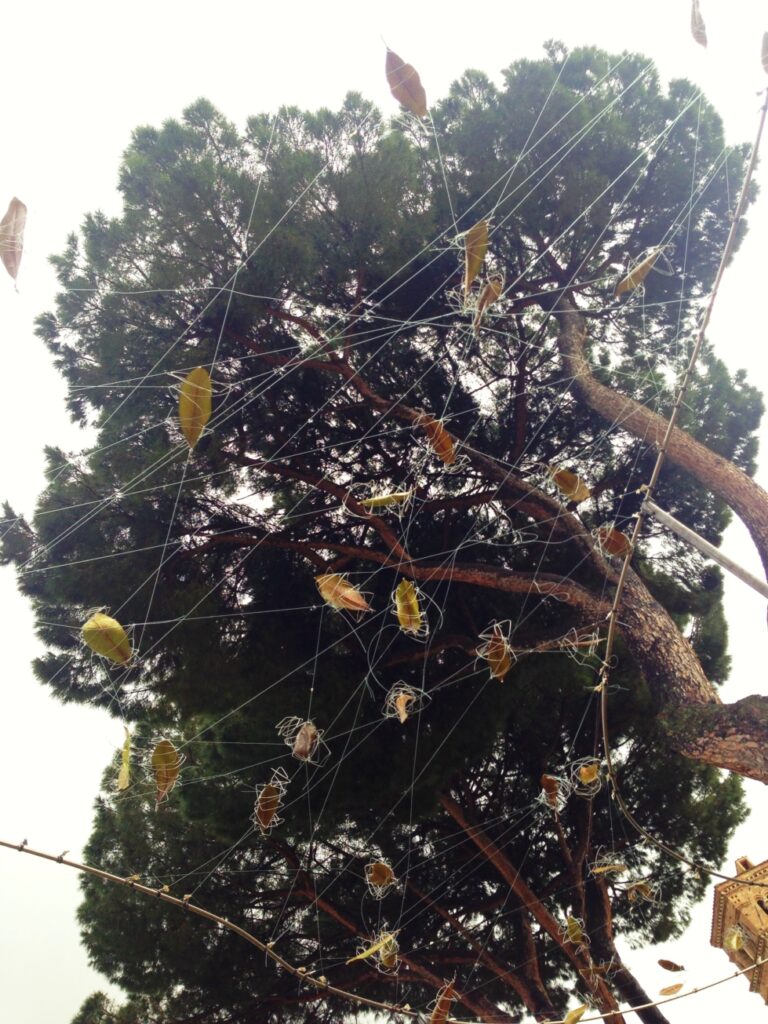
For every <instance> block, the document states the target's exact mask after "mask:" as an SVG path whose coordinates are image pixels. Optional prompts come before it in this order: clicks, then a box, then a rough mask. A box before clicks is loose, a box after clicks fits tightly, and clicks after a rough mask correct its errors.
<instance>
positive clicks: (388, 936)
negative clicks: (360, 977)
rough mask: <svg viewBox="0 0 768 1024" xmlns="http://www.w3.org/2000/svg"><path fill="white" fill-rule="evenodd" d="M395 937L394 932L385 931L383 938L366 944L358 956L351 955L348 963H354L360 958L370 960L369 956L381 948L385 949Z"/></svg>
mask: <svg viewBox="0 0 768 1024" xmlns="http://www.w3.org/2000/svg"><path fill="white" fill-rule="evenodd" d="M394 938H395V936H394V934H393V933H392V932H384V933H383V934H382V936H381V938H379V939H377V940H376V942H372V943H371V945H370V946H366V948H365V949H364V950H363V951H362V952H361V953H358V954H357V956H353V957H350V959H349V960H347V963H348V964H353V963H355V962H356V961H358V960H368V959H369V957H372V956H375V955H376V954H377V953H378V952H379V951H380V950H381V949H384V947H385V946H387V944H388V943H389V942H391V941H392V940H393V939H394Z"/></svg>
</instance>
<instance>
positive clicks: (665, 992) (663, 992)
mask: <svg viewBox="0 0 768 1024" xmlns="http://www.w3.org/2000/svg"><path fill="white" fill-rule="evenodd" d="M682 987H683V983H682V981H678V983H677V984H676V985H667V986H666V987H665V988H660V989H659V995H660V996H674V995H677V993H678V992H679V991H680V989H681V988H682Z"/></svg>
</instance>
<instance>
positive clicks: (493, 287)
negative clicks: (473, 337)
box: [472, 274, 504, 331]
mask: <svg viewBox="0 0 768 1024" xmlns="http://www.w3.org/2000/svg"><path fill="white" fill-rule="evenodd" d="M503 291H504V278H503V277H502V276H501V274H493V275H491V277H489V278H488V280H487V281H486V282H485V284H484V285H483V288H482V290H481V292H480V294H479V295H478V297H477V306H476V307H475V319H474V321H473V323H472V327H473V328H474V330H475V331H476V330H477V329H478V327H479V326H480V322H481V321H482V319H483V314H484V313H485V311H486V309H488V307H489V306H492V305H493V304H494V302H496V300H497V299H498V297H499V296H500V295H501V293H502V292H503Z"/></svg>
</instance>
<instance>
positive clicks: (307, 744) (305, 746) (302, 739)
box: [291, 722, 320, 761]
mask: <svg viewBox="0 0 768 1024" xmlns="http://www.w3.org/2000/svg"><path fill="white" fill-rule="evenodd" d="M319 742H320V733H319V732H318V730H317V727H316V725H315V723H314V722H305V723H304V724H303V725H302V726H301V728H300V729H299V731H298V732H297V733H296V738H295V740H294V741H293V749H292V751H291V753H292V754H293V756H294V757H296V758H298V759H299V761H311V760H312V755H313V754H314V752H315V751H316V750H317V745H318V743H319Z"/></svg>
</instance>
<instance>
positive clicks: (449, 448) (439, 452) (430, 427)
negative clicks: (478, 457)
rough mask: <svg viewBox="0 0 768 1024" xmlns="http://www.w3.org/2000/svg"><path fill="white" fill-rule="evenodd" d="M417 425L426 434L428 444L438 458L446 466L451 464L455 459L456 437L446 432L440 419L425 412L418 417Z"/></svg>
mask: <svg viewBox="0 0 768 1024" xmlns="http://www.w3.org/2000/svg"><path fill="white" fill-rule="evenodd" d="M419 426H420V427H421V428H422V430H423V431H424V433H425V434H426V435H427V440H428V441H429V446H430V448H431V449H432V451H433V452H434V453H435V455H436V456H437V457H438V459H440V461H441V462H444V463H445V464H446V466H452V465H453V464H454V462H455V461H456V438H455V437H454V436H453V435H452V434H449V433H448V431H447V430H446V429H445V427H444V426H443V424H442V423H441V422H440V420H436V419H433V417H432V416H427V415H426V413H424V414H423V415H422V416H421V417H420V419H419Z"/></svg>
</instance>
